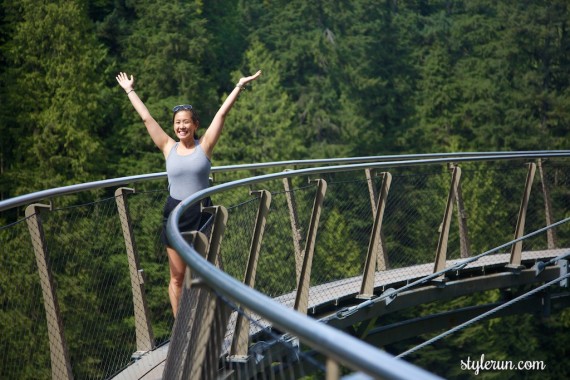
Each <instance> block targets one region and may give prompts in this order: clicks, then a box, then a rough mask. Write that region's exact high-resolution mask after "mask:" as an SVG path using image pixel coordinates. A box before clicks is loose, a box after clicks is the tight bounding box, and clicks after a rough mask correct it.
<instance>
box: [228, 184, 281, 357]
mask: <svg viewBox="0 0 570 380" xmlns="http://www.w3.org/2000/svg"><path fill="white" fill-rule="evenodd" d="M250 194H257V195H258V196H259V207H258V209H257V215H256V218H255V227H254V230H253V236H252V238H251V244H250V248H249V260H248V263H247V268H246V271H245V276H244V281H243V282H244V284H246V285H247V286H249V287H250V288H253V287H254V285H255V275H256V272H257V263H258V261H259V251H260V250H261V241H262V239H263V232H264V231H265V223H266V221H267V214H268V213H269V207H270V206H271V193H270V192H269V191H267V190H260V191H254V192H251V193H250ZM249 327H250V323H249V319H247V318H245V317H244V316H243V314H241V313H240V314H239V315H238V316H237V320H236V325H235V330H234V335H233V341H232V346H231V351H230V355H231V356H233V357H235V358H238V359H241V358H244V357H246V356H247V349H248V341H249Z"/></svg>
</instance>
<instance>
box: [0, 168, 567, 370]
mask: <svg viewBox="0 0 570 380" xmlns="http://www.w3.org/2000/svg"><path fill="white" fill-rule="evenodd" d="M460 167H461V169H462V175H461V182H460V183H461V191H460V196H461V200H462V202H463V207H464V209H463V210H461V212H460V215H459V216H460V217H461V218H459V217H458V215H457V214H458V211H457V204H455V203H454V210H453V217H452V218H451V224H450V226H449V239H448V241H447V251H446V253H447V255H446V259H447V260H448V262H449V261H450V260H458V259H460V258H463V257H465V250H466V249H467V251H468V253H467V254H468V256H474V255H477V254H480V253H481V252H485V251H487V250H489V249H492V248H494V247H497V246H500V245H501V244H503V243H505V242H508V241H510V240H512V239H513V238H514V236H515V228H516V226H517V221H518V220H519V214H520V211H519V209H520V206H521V202H522V199H523V196H524V192H525V181H526V178H527V176H528V173H529V163H528V162H526V161H522V160H513V161H508V162H480V163H463V164H461V165H460ZM383 170H384V169H383ZM386 171H388V172H390V173H391V175H392V182H391V186H390V189H389V192H388V197H387V201H386V209H385V212H384V215H383V223H382V226H381V241H380V243H378V246H377V247H373V248H374V249H375V250H376V252H380V253H381V255H382V265H384V267H382V268H381V267H380V266H379V265H378V266H377V268H376V273H375V291H376V292H377V293H380V292H381V291H382V290H383V289H384V287H385V286H389V285H394V286H395V284H396V285H397V284H405V283H407V282H409V281H412V280H413V279H417V278H421V277H422V276H425V275H427V274H430V273H433V269H434V260H435V254H436V250H437V247H438V241H439V239H440V236H441V231H442V228H443V227H442V220H443V215H444V212H445V207H446V202H447V198H448V196H449V192H450V188H451V172H450V170H449V168H448V167H447V166H442V165H437V166H418V167H395V168H389V169H386ZM568 173H569V171H568V164H567V162H566V161H565V160H562V159H560V160H555V159H552V160H549V161H546V162H542V165H541V167H539V168H538V169H537V172H536V175H535V177H534V181H533V183H532V187H531V189H530V197H529V200H528V207H527V208H526V219H525V226H524V231H527V232H528V231H533V230H536V229H539V228H541V227H544V226H545V225H547V224H550V223H552V222H555V221H557V220H560V219H562V218H565V217H568V216H569V215H570V196H569V195H570V194H569V193H570V190H569V189H570V186H569V182H570V176H569V174H568ZM319 178H320V179H323V180H325V181H326V183H327V187H326V196H325V198H324V202H323V205H322V208H321V209H320V219H319V223H318V227H319V228H318V230H317V233H316V236H315V239H316V240H315V250H314V255H313V259H312V262H310V264H311V265H310V266H309V268H310V269H311V270H310V285H311V288H310V290H309V302H308V310H307V312H308V313H309V314H311V313H313V312H314V311H315V310H316V309H318V308H319V307H320V306H322V305H336V304H342V300H343V299H348V298H351V297H352V298H354V295H356V294H358V293H359V292H360V289H361V284H362V278H363V276H362V275H363V271H364V264H365V262H366V257H367V253H368V252H369V250H370V249H369V244H370V237H371V234H372V232H373V231H372V230H373V221H374V214H375V208H374V206H375V205H373V204H372V202H371V195H370V192H369V185H371V186H372V187H373V188H375V189H376V190H378V189H380V187H381V185H382V177H381V176H374V177H372V178H371V179H368V178H367V177H366V175H365V173H364V171H363V170H358V171H353V172H338V173H333V174H326V175H322V176H320V177H319ZM315 179H317V177H315V176H314V175H313V176H311V177H308V176H300V177H292V178H291V179H290V183H284V181H283V180H272V181H268V182H266V183H263V184H258V185H257V188H258V189H265V190H267V191H269V192H270V194H271V204H270V208H269V213H268V215H267V219H266V222H265V231H264V233H263V239H262V243H261V246H260V251H259V255H258V256H257V260H256V261H255V262H254V263H253V264H254V267H255V269H254V276H253V278H252V279H250V280H251V281H252V282H253V287H254V288H255V289H256V290H258V291H260V292H262V293H264V294H266V295H268V296H270V297H272V298H274V299H275V300H276V301H278V302H280V303H282V304H284V305H286V306H287V307H289V308H293V307H294V304H295V300H296V296H297V289H298V286H299V281H300V274H301V268H302V265H303V260H304V258H305V250H306V247H307V239H308V238H309V236H308V233H309V226H310V222H311V217H312V215H313V214H312V213H313V212H314V210H315V209H314V204H315V197H316V195H317V192H318V184H317V183H316V182H315V181H314V180H315ZM156 187H157V186H144V187H143V191H137V192H135V193H128V194H127V195H125V199H126V201H127V205H128V213H129V217H130V221H131V224H130V227H131V228H132V234H133V236H134V249H135V250H136V253H137V257H138V260H139V265H140V268H138V269H137V270H138V272H139V276H140V277H139V279H138V281H139V283H140V284H142V285H143V291H144V292H143V294H144V297H145V305H146V309H145V310H143V311H142V312H143V313H144V314H146V315H147V316H148V318H149V321H150V327H151V332H152V338H153V339H152V347H159V346H162V345H164V344H165V343H167V342H168V341H169V340H170V338H171V333H172V328H173V325H174V318H173V316H172V311H171V307H170V303H169V301H168V294H167V288H168V282H169V272H168V259H167V256H166V253H165V249H164V246H163V244H162V243H161V241H160V234H161V228H162V224H161V222H162V209H163V205H164V201H165V199H166V197H167V195H168V193H167V191H166V190H164V188H163V187H162V186H161V185H160V186H158V188H159V189H158V190H157V189H156ZM250 190H251V189H249V188H247V189H246V188H237V189H232V190H230V191H227V192H224V193H219V194H215V195H214V196H213V201H214V204H220V205H224V206H225V207H226V208H227V210H228V221H227V226H226V230H225V234H224V236H223V239H222V245H221V252H220V262H221V265H222V267H223V269H224V271H225V272H227V273H229V274H230V275H231V276H233V277H235V278H236V279H239V280H240V281H243V280H244V278H245V274H246V269H247V268H248V265H251V264H252V263H250V257H249V254H250V252H251V248H252V247H251V242H252V239H253V238H254V236H253V235H254V230H255V221H256V216H257V215H258V210H259V204H260V202H259V199H260V198H259V194H258V193H256V192H253V193H252V192H250ZM99 194H100V193H99ZM456 196H457V194H456ZM79 199H97V200H95V201H85V202H81V201H78V202H75V203H76V204H74V205H70V206H62V207H56V208H53V209H51V210H48V209H45V210H43V211H42V212H41V214H39V215H40V222H41V227H42V228H41V230H42V232H43V235H41V234H39V233H38V232H37V230H33V229H30V228H29V224H30V223H29V221H30V220H31V219H30V218H32V217H28V218H20V219H17V218H15V220H13V219H14V218H13V217H12V216H10V217H4V216H2V224H4V225H3V226H2V227H0V247H1V252H2V254H1V255H0V336H1V337H2V339H1V340H0V355H2V357H3V360H2V361H1V362H0V378H22V379H25V378H34V379H46V378H50V377H52V376H53V374H54V373H58V371H60V372H61V373H64V372H65V371H68V369H67V368H63V367H62V368H59V367H58V368H53V365H54V364H52V363H54V362H53V361H52V360H53V359H52V356H51V354H50V338H51V339H52V340H53V339H54V336H51V335H50V334H52V333H50V331H52V330H50V329H52V328H55V327H57V324H58V323H61V326H62V337H63V338H64V345H63V347H64V348H65V349H66V350H67V352H64V353H61V354H62V355H63V356H64V357H65V355H67V356H68V358H69V362H70V363H71V369H70V371H71V372H72V373H73V375H74V376H75V377H76V378H85V379H99V378H108V377H111V376H113V374H115V373H117V372H118V371H120V370H121V369H123V368H125V367H126V366H128V365H129V364H131V363H132V362H133V360H134V358H133V354H134V353H135V352H137V351H138V350H139V348H138V343H137V332H136V325H137V323H136V321H135V314H136V310H135V306H134V305H135V304H136V303H133V290H132V282H131V277H130V272H131V265H132V264H130V262H129V259H128V257H127V254H126V251H127V249H126V243H125V239H124V231H123V230H122V227H123V225H122V223H123V222H124V221H122V220H121V216H120V215H119V212H118V210H117V198H116V197H114V196H108V197H104V196H103V197H102V196H99V197H95V196H93V197H91V198H90V195H89V194H85V195H83V196H82V197H80V198H79ZM71 203H72V202H62V204H71ZM55 204H58V202H57V200H56V201H55ZM460 223H464V227H465V231H466V232H467V236H466V237H465V236H463V237H462V236H461V234H460V228H459V227H460ZM209 228H210V227H206V229H205V230H204V232H205V233H206V235H208V236H209V233H210V232H209ZM30 231H31V232H30ZM462 239H463V244H462V243H461V240H462ZM34 245H43V246H44V247H45V249H46V252H47V256H46V257H45V268H42V267H41V265H43V264H42V263H41V260H40V258H38V256H37V255H36V252H35V250H34ZM462 245H463V248H462ZM569 245H570V233H569V232H568V228H555V229H553V230H552V231H549V232H548V233H545V234H540V235H537V236H534V237H532V238H529V239H526V240H525V241H524V242H522V250H523V253H525V252H526V253H529V252H534V253H537V252H538V253H540V254H541V255H542V256H555V255H557V254H560V253H561V252H562V250H563V249H564V248H565V247H568V246H569ZM538 253H537V254H538ZM509 257H510V247H508V248H506V249H505V250H501V251H497V252H494V253H493V254H492V255H489V256H487V257H485V258H483V259H481V260H482V261H483V263H484V264H485V265H487V264H488V265H491V264H492V265H496V263H502V264H505V263H508V261H509ZM523 257H524V255H523ZM485 260H487V261H485ZM38 268H39V269H40V270H38ZM42 273H44V274H42ZM46 284H48V285H50V284H51V285H53V288H54V294H55V296H56V297H55V298H56V303H55V304H53V303H49V302H46V298H47V295H46V290H45V289H46V288H45V286H46ZM42 289H43V290H42ZM203 297H206V296H203ZM214 299H215V300H216V301H215V302H216V303H224V304H225V305H226V306H224V307H222V306H220V310H223V313H222V314H220V315H221V316H228V318H229V319H228V322H227V324H223V323H221V322H220V323H221V324H222V325H224V328H223V329H221V330H220V332H219V334H220V335H219V336H218V337H217V338H216V339H218V340H219V341H221V342H226V346H222V348H223V349H222V350H221V351H220V352H219V355H220V356H223V355H224V353H226V354H229V349H230V348H229V346H228V343H227V342H228V340H229V339H230V338H231V337H232V336H233V331H232V328H233V327H234V326H235V325H234V324H233V323H234V322H232V321H235V320H236V318H237V316H236V315H237V314H238V313H245V314H244V315H245V316H247V318H248V320H250V324H251V326H252V327H251V330H250V333H251V335H252V340H251V341H250V342H249V344H248V346H249V349H250V350H251V352H252V353H255V355H263V354H261V353H260V352H261V351H263V350H262V347H266V345H267V344H268V343H267V341H266V340H264V339H265V338H263V339H262V337H267V336H269V333H270V332H271V327H270V326H271V323H270V322H269V321H264V320H262V319H261V318H259V317H258V316H256V315H255V313H252V312H249V311H247V310H245V311H243V310H241V309H240V308H239V307H238V306H236V305H231V301H221V299H220V296H218V295H217V296H215V297H214ZM204 302H205V301H204ZM210 302H214V301H211V300H210ZM228 302H230V303H229V304H228ZM228 305H229V306H228ZM46 308H47V309H46ZM50 308H52V309H54V310H50ZM56 308H57V309H58V310H55V309H56ZM189 313H190V314H191V312H189ZM194 313H196V311H194ZM46 315H47V317H46ZM54 315H56V316H59V321H58V320H57V318H56V320H55V322H54V320H53V316H54ZM197 316H198V317H199V318H204V316H203V315H201V314H197ZM54 323H55V325H54ZM48 326H50V329H48ZM253 326H255V327H253ZM228 327H229V328H228ZM222 330H223V332H222ZM278 336H280V337H281V338H280V339H282V335H279V334H278ZM273 339H275V340H276V341H277V340H278V338H277V337H271V340H273ZM294 343H295V339H292V340H291V341H288V342H286V344H285V343H284V344H285V345H284V347H280V348H279V349H278V350H277V351H279V352H281V351H283V352H287V355H289V353H291V352H295V353H296V354H297V355H298V354H299V352H300V351H303V350H300V349H299V346H298V344H297V343H295V344H297V345H295V344H294ZM279 344H281V343H279ZM210 349H211V350H213V348H210ZM256 350H257V351H256ZM291 350H292V351H291ZM277 351H276V352H277ZM212 352H217V351H212ZM214 356H215V355H214ZM309 357H311V355H309ZM288 358H293V356H292V354H291V355H290V356H288ZM234 359H235V358H234ZM212 360H214V359H212ZM271 360H274V361H276V362H278V361H279V360H278V359H277V358H271ZM223 363H224V361H223V360H222V361H217V359H216V360H215V363H214V362H211V363H210V364H209V365H211V366H216V368H218V369H220V370H223V371H238V372H239V371H257V369H256V370H253V369H251V368H250V369H247V368H248V367H247V365H244V364H243V363H242V364H240V362H239V360H234V361H230V362H229V363H232V365H233V366H234V367H233V368H230V367H224V366H222V364H223ZM223 365H226V366H229V364H227V363H226V364H223ZM322 365H323V362H322V360H321V361H320V364H318V365H317V367H318V368H320V369H319V370H318V371H320V370H321V369H322V368H321V367H322ZM295 366H296V364H295V365H290V364H287V365H283V368H292V367H295ZM302 368H303V369H301V367H299V368H297V369H292V370H291V371H292V372H291V373H295V374H297V375H298V374H299V373H305V372H307V373H309V372H310V373H313V372H311V371H307V369H306V368H305V367H302ZM302 371H305V372H302ZM282 372H283V373H285V372H286V371H282ZM240 373H246V372H240ZM261 373H263V372H260V374H259V376H265V375H261ZM244 376H245V375H244ZM268 377H269V378H270V376H268ZM244 378H245V377H244Z"/></svg>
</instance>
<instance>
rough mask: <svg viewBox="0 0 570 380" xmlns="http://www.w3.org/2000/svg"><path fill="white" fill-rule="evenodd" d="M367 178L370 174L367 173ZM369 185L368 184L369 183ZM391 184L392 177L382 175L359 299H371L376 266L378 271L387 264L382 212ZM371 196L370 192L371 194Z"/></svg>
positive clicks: (388, 174) (386, 174)
mask: <svg viewBox="0 0 570 380" xmlns="http://www.w3.org/2000/svg"><path fill="white" fill-rule="evenodd" d="M367 176H370V177H371V176H372V174H371V173H370V172H369V171H367ZM369 183H370V182H369ZM391 183H392V175H391V174H390V173H388V172H384V173H382V187H381V190H380V196H379V197H378V201H377V202H376V207H375V208H374V224H373V226H372V233H371V234H370V241H369V244H368V252H367V254H366V262H365V264H364V274H363V276H362V284H361V286H360V294H359V295H358V297H359V298H371V297H372V296H373V294H374V273H375V272H376V270H375V269H376V265H378V270H385V269H386V266H387V265H386V264H387V262H388V260H387V258H386V257H385V256H384V255H385V254H386V251H385V250H384V249H382V240H381V233H382V219H383V218H384V211H385V210H386V203H387V201H388V192H389V191H390V185H391ZM371 195H372V192H371Z"/></svg>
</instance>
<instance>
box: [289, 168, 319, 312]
mask: <svg viewBox="0 0 570 380" xmlns="http://www.w3.org/2000/svg"><path fill="white" fill-rule="evenodd" d="M311 182H315V183H316V184H317V193H316V195H315V201H314V202H313V211H312V213H311V220H310V222H309V229H308V231H307V240H306V241H305V251H304V253H303V265H302V267H301V276H300V278H299V284H298V286H297V294H296V296H295V307H294V308H295V310H297V311H298V312H300V313H302V314H307V307H308V305H309V285H310V281H311V267H312V264H313V254H314V251H315V242H316V240H317V230H318V228H319V219H320V217H321V209H322V207H323V201H324V199H325V194H326V193H327V181H325V180H324V179H317V180H314V181H311Z"/></svg>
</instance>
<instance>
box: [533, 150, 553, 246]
mask: <svg viewBox="0 0 570 380" xmlns="http://www.w3.org/2000/svg"><path fill="white" fill-rule="evenodd" d="M542 162H543V161H542V159H540V158H539V159H538V173H539V175H540V183H541V185H542V195H543V196H544V215H545V217H546V225H547V226H549V225H551V224H553V223H554V216H553V215H552V202H551V199H550V189H549V187H548V183H547V182H546V178H545V176H544V168H543V166H542ZM546 239H547V242H548V249H555V248H556V247H557V246H558V239H557V238H556V230H555V229H553V228H551V229H549V230H548V231H546Z"/></svg>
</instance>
